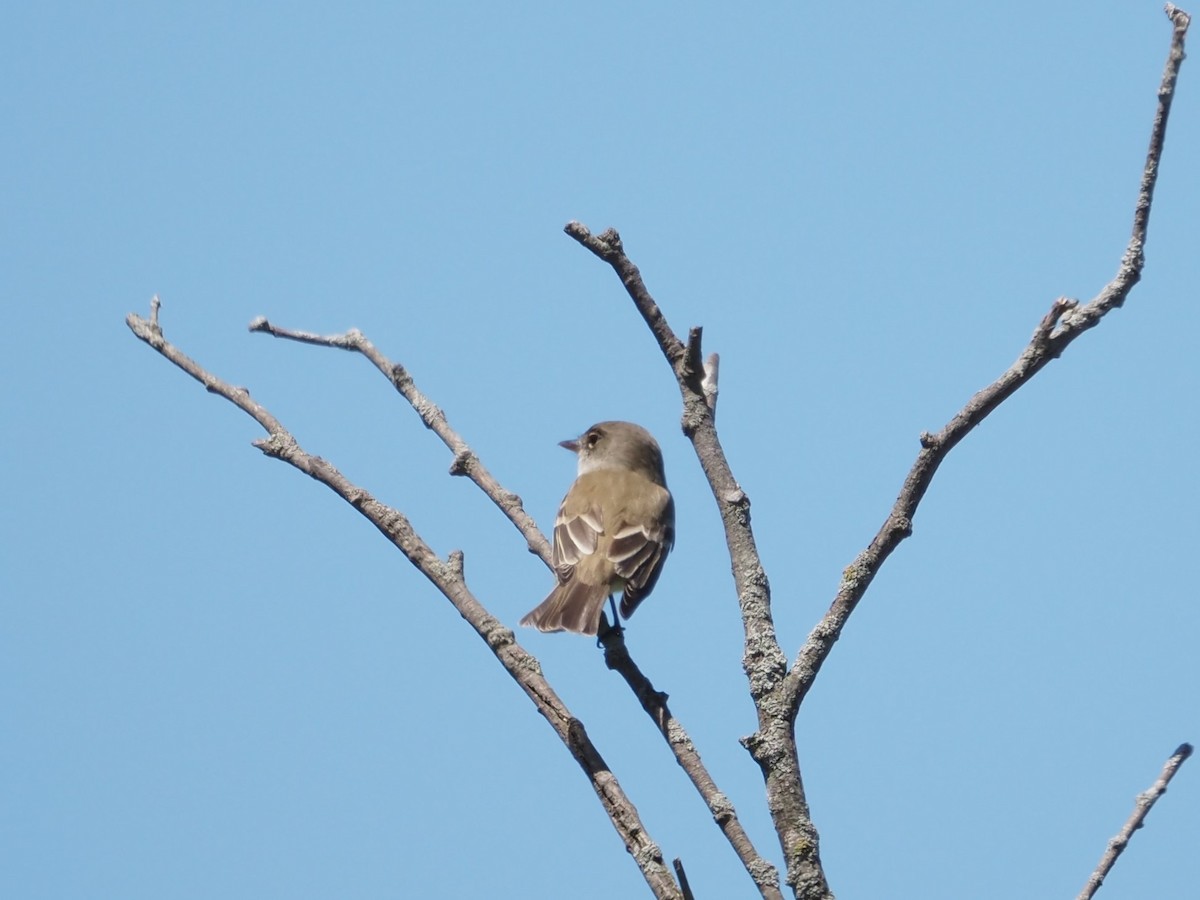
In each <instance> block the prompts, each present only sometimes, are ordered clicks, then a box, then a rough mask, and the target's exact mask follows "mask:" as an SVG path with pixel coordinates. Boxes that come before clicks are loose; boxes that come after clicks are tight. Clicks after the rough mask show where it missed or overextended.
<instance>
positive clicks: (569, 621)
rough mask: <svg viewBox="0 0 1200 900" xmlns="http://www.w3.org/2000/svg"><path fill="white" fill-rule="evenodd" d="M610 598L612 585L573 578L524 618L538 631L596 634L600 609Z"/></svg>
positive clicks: (556, 589) (522, 622) (598, 627)
mask: <svg viewBox="0 0 1200 900" xmlns="http://www.w3.org/2000/svg"><path fill="white" fill-rule="evenodd" d="M607 599H608V586H607V585H603V584H587V583H585V582H583V581H581V580H580V579H578V578H572V579H571V580H570V581H568V582H567V583H566V584H560V585H559V586H558V587H556V588H555V589H554V590H552V591H551V592H550V596H548V597H547V598H546V599H545V600H543V601H542V602H541V603H540V604H539V605H538V606H537V607H535V608H534V609H532V610H530V611H529V612H528V613H526V615H525V617H524V618H523V619H521V624H522V625H529V626H532V627H534V628H536V629H537V630H538V631H573V632H575V633H576V634H590V635H595V634H596V632H597V631H598V630H599V629H600V612H601V610H603V609H604V601H605V600H607Z"/></svg>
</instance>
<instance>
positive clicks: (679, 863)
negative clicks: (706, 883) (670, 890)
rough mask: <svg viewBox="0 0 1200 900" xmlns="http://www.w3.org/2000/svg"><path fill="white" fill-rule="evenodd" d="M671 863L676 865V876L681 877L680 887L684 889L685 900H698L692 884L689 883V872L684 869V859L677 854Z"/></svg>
mask: <svg viewBox="0 0 1200 900" xmlns="http://www.w3.org/2000/svg"><path fill="white" fill-rule="evenodd" d="M671 865H673V866H674V867H675V877H676V878H678V879H679V887H680V890H682V891H683V900H696V898H695V896H694V895H693V894H692V886H691V885H690V884H688V879H687V872H685V871H683V860H682V859H680V858H679V857H678V856H677V857H675V859H674V860H673V861H672V863H671Z"/></svg>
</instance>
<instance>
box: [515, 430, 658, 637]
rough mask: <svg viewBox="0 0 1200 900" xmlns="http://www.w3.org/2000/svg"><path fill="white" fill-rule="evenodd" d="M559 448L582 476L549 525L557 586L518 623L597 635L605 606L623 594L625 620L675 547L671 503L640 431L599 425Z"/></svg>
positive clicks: (653, 448) (651, 444)
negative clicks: (576, 459) (573, 456)
mask: <svg viewBox="0 0 1200 900" xmlns="http://www.w3.org/2000/svg"><path fill="white" fill-rule="evenodd" d="M560 446H563V447H566V448H567V449H568V450H570V451H572V452H573V453H576V454H578V456H579V475H578V477H576V479H575V483H574V484H572V485H571V489H570V490H569V491H567V496H566V497H564V498H563V502H562V506H560V507H559V509H558V517H557V518H556V519H555V520H554V571H555V572H556V573H557V575H558V584H557V585H555V588H554V590H552V591H551V592H550V596H548V597H547V598H546V599H545V600H543V601H542V603H541V605H540V606H538V607H537V608H536V609H534V610H532V611H531V612H529V614H528V615H526V616H525V618H523V619H522V620H521V624H522V625H532V626H533V627H534V628H537V629H538V630H539V631H574V632H576V633H577V634H591V635H594V634H596V632H597V631H598V630H599V628H600V613H601V612H602V611H603V609H604V601H605V600H606V599H608V598H610V597H611V596H612V595H613V594H615V593H616V592H617V591H620V592H621V615H622V617H624V618H626V619H628V618H629V617H630V616H631V615H633V611H634V610H635V609H637V606H638V604H639V603H641V602H642V601H643V600H644V599H645V598H646V597H647V595H649V593H650V592H651V591H652V590H654V584H655V582H657V581H658V576H659V574H660V573H661V572H662V567H663V562H665V561H666V558H667V554H668V553H669V552H670V551H671V547H672V546H674V544H675V501H674V500H673V499H672V498H671V492H670V491H668V490H667V478H666V474H665V473H664V471H663V458H662V451H661V450H660V449H659V448H658V442H657V441H655V440H654V438H653V437H652V436H651V434H650V432H648V431H647V430H646V429H645V428H642V427H641V426H640V425H634V424H633V423H632V422H600V423H599V424H598V425H593V426H592V427H591V428H589V429H588V430H587V431H585V432H584V433H583V434H582V435H581V436H580V437H579V439H578V440H574V441H563V442H562V444H561V445H560ZM613 615H614V618H615V616H616V612H615V605H614V613H613ZM612 624H613V625H616V624H617V623H616V622H615V621H614V622H613V623H612Z"/></svg>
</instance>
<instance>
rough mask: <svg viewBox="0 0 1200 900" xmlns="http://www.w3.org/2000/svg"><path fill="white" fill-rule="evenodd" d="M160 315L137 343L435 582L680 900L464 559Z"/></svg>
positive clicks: (646, 871)
mask: <svg viewBox="0 0 1200 900" xmlns="http://www.w3.org/2000/svg"><path fill="white" fill-rule="evenodd" d="M157 311H158V303H157V300H156V301H155V302H152V304H151V316H152V318H151V319H149V320H147V319H143V318H142V317H141V316H138V315H136V314H133V313H131V314H130V315H129V316H128V317H126V320H125V321H126V323H127V324H128V325H129V328H130V329H131V330H132V331H133V333H134V334H135V335H137V337H139V338H140V339H141V340H143V341H144V342H146V343H147V344H149V345H150V346H151V347H152V348H153V349H155V350H157V351H158V352H159V353H160V354H161V355H162V356H163V357H165V358H166V359H167V360H169V361H170V362H172V363H174V364H175V365H176V366H178V367H179V368H180V369H182V370H183V371H184V372H186V373H187V374H188V375H190V376H192V378H194V379H196V380H197V381H199V382H200V383H201V384H203V385H204V387H205V389H206V390H208V391H209V392H211V393H214V394H218V395H219V396H222V397H224V398H225V399H226V400H228V401H229V402H230V403H232V404H234V405H235V406H237V407H238V408H239V409H241V410H242V411H243V412H245V413H246V414H247V415H249V416H250V417H251V418H253V419H254V420H255V421H256V422H258V424H259V425H261V426H262V428H263V430H264V431H266V432H267V435H268V436H267V437H266V438H264V439H261V440H257V441H255V442H254V446H256V447H258V449H260V450H261V451H262V452H263V453H265V454H266V455H267V456H270V457H273V458H275V459H278V460H282V461H283V462H286V463H288V464H289V465H291V466H293V467H295V468H296V469H298V470H300V471H301V472H304V473H305V474H306V475H308V476H310V477H311V478H313V479H315V480H317V481H319V482H321V483H322V484H324V485H325V486H326V487H328V488H329V489H330V490H332V491H333V492H334V493H336V494H337V495H338V496H340V497H341V498H342V499H343V500H345V501H346V502H347V503H349V504H350V505H351V506H352V507H354V509H356V510H357V511H358V512H359V513H360V514H361V515H362V516H363V517H364V518H366V519H367V520H368V521H369V522H370V523H371V524H372V525H374V526H375V527H376V528H377V529H378V530H379V532H380V533H381V534H382V535H383V536H384V537H386V538H387V539H388V540H389V541H391V543H392V544H393V545H395V546H396V547H397V548H398V549H399V550H400V552H402V553H403V554H404V555H405V557H407V558H408V560H409V562H411V563H412V564H413V566H415V567H416V568H417V570H418V571H420V572H421V574H423V575H424V576H425V577H426V578H428V579H429V581H430V582H432V583H433V585H434V586H435V587H436V588H437V589H438V590H439V591H440V592H441V593H442V594H443V595H444V596H445V597H446V598H447V599H448V600H449V601H450V602H451V603H452V604H453V605H454V608H455V609H456V610H458V612H459V614H460V615H461V616H462V617H463V618H464V619H466V620H467V622H468V623H469V624H470V625H471V627H472V628H474V629H475V632H476V634H478V635H479V636H480V637H481V638H483V640H484V642H485V643H486V644H487V645H488V647H489V648H490V649H491V651H492V653H493V654H495V656H496V659H498V660H499V661H500V664H501V665H503V666H504V669H505V671H507V672H508V674H509V675H510V676H511V677H512V678H513V680H514V681H516V682H517V684H518V685H520V687H521V689H522V690H523V691H524V692H525V694H526V696H528V697H529V699H530V700H531V701H532V702H533V704H534V706H535V708H536V709H537V711H538V712H539V713H541V714H542V716H544V717H545V719H546V721H547V722H549V723H550V726H551V727H552V728H553V729H554V731H555V733H556V734H558V736H559V738H560V739H561V740H562V741H563V743H564V744H566V745H567V748H568V749H569V750H570V752H571V754H572V756H574V757H575V760H576V762H577V763H578V764H579V766H580V768H581V769H582V770H583V771H584V774H585V775H586V776H587V778H588V780H589V782H590V783H591V785H592V788H593V790H595V792H596V796H597V797H598V798H599V799H600V802H601V804H602V805H603V806H604V809H605V812H606V813H608V816H609V819H610V820H611V821H612V823H613V827H614V828H615V829H616V830H617V833H618V835H619V836H620V837H621V839H622V840H623V841H624V842H625V846H626V849H628V850H629V853H630V855H631V856H632V857H633V859H634V861H635V862H636V863H637V865H638V868H639V869H640V870H641V872H642V875H643V877H644V878H645V879H646V883H647V884H648V885H649V887H650V889H651V891H652V892H653V893H654V895H655V897H659V898H662V900H680V898H681V897H682V895H681V893H680V890H679V888H678V887H677V886H676V884H675V881H674V879H673V878H672V876H671V872H670V870H669V869H668V868H667V866H666V863H665V862H664V860H663V856H662V851H661V850H660V849H659V848H658V845H657V844H656V843H655V842H654V841H653V840H652V839H651V838H650V836H649V834H648V833H647V832H646V828H645V825H644V824H643V823H642V822H641V819H640V817H639V816H638V812H637V809H636V807H634V805H633V804H632V803H631V802H630V800H629V798H628V797H627V796H626V795H625V793H624V791H623V790H622V789H621V786H620V784H619V783H618V782H617V779H616V776H615V775H613V773H612V772H611V771H610V769H609V767H608V764H607V763H606V762H605V761H604V759H603V757H601V755H600V751H599V750H597V749H596V747H595V745H594V744H593V743H592V742H591V740H590V739H589V738H588V736H587V732H586V730H585V729H584V727H583V723H582V722H580V721H579V720H578V719H577V718H575V717H574V716H573V715H572V714H571V713H570V711H569V710H568V709H567V707H566V705H565V704H564V703H563V702H562V700H561V699H560V698H559V697H558V695H557V694H555V692H554V690H553V689H552V688H551V687H550V685H549V683H548V682H547V681H546V680H545V678H544V677H543V676H542V671H541V666H540V664H539V663H538V661H537V659H536V658H535V657H534V656H532V655H531V654H530V653H528V652H527V651H526V650H525V649H524V648H522V647H521V645H520V644H518V643H517V641H516V639H515V637H514V636H513V633H512V630H511V629H509V628H506V627H505V626H504V624H503V623H502V622H500V621H499V620H497V619H496V618H494V617H493V616H492V615H491V614H490V613H489V612H488V611H487V610H486V609H485V608H484V607H483V605H482V604H481V603H480V602H479V601H478V600H477V599H476V598H475V597H474V595H473V594H472V593H471V592H470V590H469V589H468V588H467V584H466V581H465V579H464V577H463V565H462V555H461V553H454V554H451V556H450V558H449V559H448V560H446V561H443V560H441V559H439V558H438V556H437V554H435V553H434V552H433V550H432V549H431V548H430V547H429V545H428V544H426V543H425V541H424V540H423V539H422V538H421V536H420V535H419V534H418V533H417V532H416V530H415V529H414V528H413V527H412V524H411V523H410V522H409V521H408V519H407V518H406V517H405V516H404V515H403V514H402V513H401V512H400V511H399V510H396V509H393V508H391V507H389V506H387V505H385V504H383V503H380V502H379V501H378V500H376V499H375V498H374V497H372V496H371V495H370V494H369V493H367V492H366V491H365V490H363V489H362V488H360V487H358V486H357V485H354V484H352V483H351V482H350V481H349V480H348V479H346V477H345V476H343V475H342V474H341V472H339V471H338V470H337V469H336V468H334V467H333V466H332V465H330V464H329V463H328V462H326V461H325V460H324V459H321V458H320V457H319V456H313V455H311V454H309V453H307V452H305V451H304V449H303V448H301V447H300V445H299V443H298V442H297V441H296V439H295V438H294V437H293V436H292V435H291V434H290V433H289V432H288V431H287V430H286V429H285V428H284V427H283V425H282V424H280V422H279V420H278V419H276V418H275V417H274V416H273V415H271V413H270V412H269V411H268V410H267V409H266V408H265V407H263V406H262V405H260V404H258V403H256V402H255V401H254V400H252V399H251V398H250V394H249V392H247V391H245V390H244V389H242V388H235V387H233V386H232V385H230V384H228V383H226V382H225V381H222V380H221V379H220V378H217V377H216V376H215V375H212V374H211V373H209V372H207V371H206V370H205V369H204V368H202V367H201V366H200V365H199V364H198V363H196V362H195V361H194V360H192V359H190V358H189V357H187V356H186V355H185V354H183V353H182V352H181V351H180V350H179V349H178V348H176V347H175V346H173V345H172V344H169V343H168V342H167V341H166V339H165V338H164V337H163V332H162V329H161V327H159V323H158V321H157Z"/></svg>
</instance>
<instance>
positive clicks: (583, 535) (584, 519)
mask: <svg viewBox="0 0 1200 900" xmlns="http://www.w3.org/2000/svg"><path fill="white" fill-rule="evenodd" d="M565 509H566V504H565V503H564V504H563V505H562V506H561V507H559V510H558V517H557V518H556V519H555V520H554V571H555V572H557V573H558V580H559V581H563V582H565V581H567V580H568V579H570V577H571V575H572V574H574V572H575V566H576V565H578V563H579V561H580V560H581V559H583V558H584V557H585V556H591V555H592V554H593V553H595V552H596V544H597V542H598V541H599V539H600V535H601V534H603V533H604V522H603V520H602V519H601V517H600V513H599V512H598V511H597V510H596V509H595V508H592V507H589V508H587V509H585V510H582V511H581V512H578V513H575V514H574V515H570V514H567V513H566V512H564V510H565Z"/></svg>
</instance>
